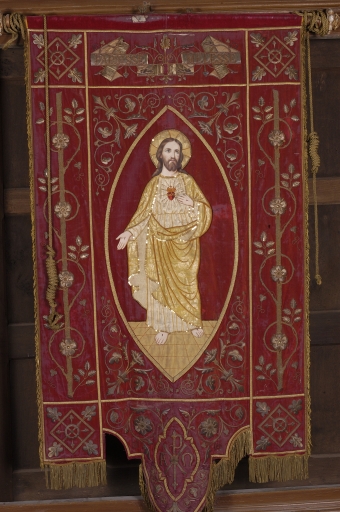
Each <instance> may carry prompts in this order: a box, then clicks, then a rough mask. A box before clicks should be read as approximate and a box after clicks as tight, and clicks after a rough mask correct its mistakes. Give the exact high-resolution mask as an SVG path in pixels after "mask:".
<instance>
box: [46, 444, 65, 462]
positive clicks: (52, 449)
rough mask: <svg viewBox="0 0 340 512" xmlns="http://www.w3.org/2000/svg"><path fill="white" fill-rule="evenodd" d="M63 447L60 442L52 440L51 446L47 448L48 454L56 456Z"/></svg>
mask: <svg viewBox="0 0 340 512" xmlns="http://www.w3.org/2000/svg"><path fill="white" fill-rule="evenodd" d="M63 450H64V448H63V447H62V446H61V444H60V443H57V442H54V443H53V445H52V446H50V447H49V449H48V456H49V457H50V458H51V457H58V455H59V453H60V452H62V451H63Z"/></svg>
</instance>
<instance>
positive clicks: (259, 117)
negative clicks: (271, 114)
mask: <svg viewBox="0 0 340 512" xmlns="http://www.w3.org/2000/svg"><path fill="white" fill-rule="evenodd" d="M254 119H256V121H262V117H261V116H258V115H256V116H254Z"/></svg>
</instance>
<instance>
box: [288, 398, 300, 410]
mask: <svg viewBox="0 0 340 512" xmlns="http://www.w3.org/2000/svg"><path fill="white" fill-rule="evenodd" d="M288 409H289V410H290V411H292V413H293V414H297V413H298V412H299V411H301V409H302V400H301V398H299V399H298V400H293V401H292V403H291V404H290V405H289V406H288Z"/></svg>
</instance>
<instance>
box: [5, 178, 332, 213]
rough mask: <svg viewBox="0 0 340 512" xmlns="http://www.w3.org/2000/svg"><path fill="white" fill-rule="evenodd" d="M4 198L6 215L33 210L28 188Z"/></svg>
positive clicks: (13, 190)
mask: <svg viewBox="0 0 340 512" xmlns="http://www.w3.org/2000/svg"><path fill="white" fill-rule="evenodd" d="M339 183H340V180H339ZM4 200H5V215H27V214H30V212H31V201H30V191H29V189H28V188H7V189H5V190H4ZM339 202H340V201H339Z"/></svg>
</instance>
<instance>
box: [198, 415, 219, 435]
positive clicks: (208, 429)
mask: <svg viewBox="0 0 340 512" xmlns="http://www.w3.org/2000/svg"><path fill="white" fill-rule="evenodd" d="M199 429H200V431H201V434H202V436H204V437H212V436H214V435H215V434H217V430H218V423H217V421H216V420H215V419H214V418H207V419H206V420H205V421H202V423H201V424H200V426H199Z"/></svg>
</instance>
